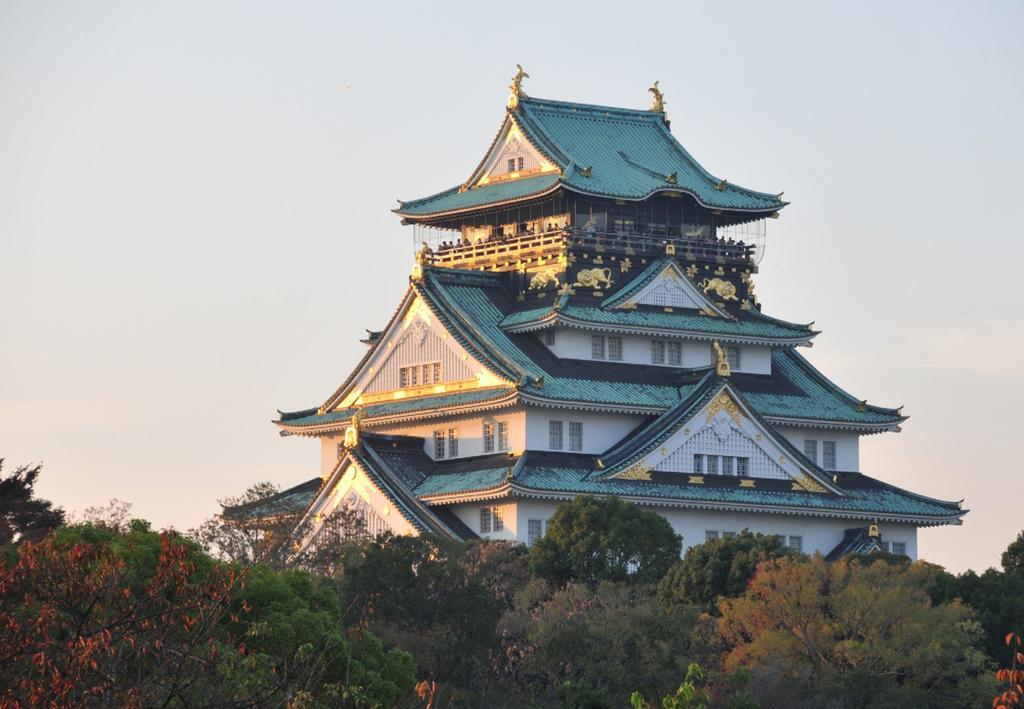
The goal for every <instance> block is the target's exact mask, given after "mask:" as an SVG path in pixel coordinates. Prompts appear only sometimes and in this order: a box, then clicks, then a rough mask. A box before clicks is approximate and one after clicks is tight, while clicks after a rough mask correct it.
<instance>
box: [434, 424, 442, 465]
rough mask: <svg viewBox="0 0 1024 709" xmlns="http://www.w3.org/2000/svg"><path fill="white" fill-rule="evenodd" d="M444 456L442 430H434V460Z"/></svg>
mask: <svg viewBox="0 0 1024 709" xmlns="http://www.w3.org/2000/svg"><path fill="white" fill-rule="evenodd" d="M441 458H444V431H434V460H440V459H441Z"/></svg>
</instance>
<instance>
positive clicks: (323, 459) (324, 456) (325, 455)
mask: <svg viewBox="0 0 1024 709" xmlns="http://www.w3.org/2000/svg"><path fill="white" fill-rule="evenodd" d="M344 439H345V437H344V436H343V435H342V434H340V433H338V434H335V435H329V436H321V437H320V477H323V476H325V475H327V474H328V473H330V472H331V471H332V470H334V466H336V465H337V464H338V444H339V443H341V442H342V441H343V440H344Z"/></svg>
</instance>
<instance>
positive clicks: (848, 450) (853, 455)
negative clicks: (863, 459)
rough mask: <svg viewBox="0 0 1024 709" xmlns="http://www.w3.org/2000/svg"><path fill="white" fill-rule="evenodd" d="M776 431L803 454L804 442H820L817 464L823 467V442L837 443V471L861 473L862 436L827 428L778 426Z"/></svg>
mask: <svg viewBox="0 0 1024 709" xmlns="http://www.w3.org/2000/svg"><path fill="white" fill-rule="evenodd" d="M776 430H777V431H778V432H779V433H781V434H782V435H783V436H785V437H786V438H787V439H788V440H789V442H790V443H792V444H793V445H794V446H796V448H797V450H799V451H800V452H801V453H802V452H803V450H804V440H805V439H808V438H809V439H812V440H815V441H817V442H818V460H816V461H815V462H816V463H817V464H818V465H821V462H822V458H821V456H822V448H823V446H822V445H821V443H822V441H835V442H836V470H844V471H850V472H860V436H859V435H858V434H856V433H850V432H849V431H832V430H829V429H825V428H795V427H790V426H778V427H776Z"/></svg>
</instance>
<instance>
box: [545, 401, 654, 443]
mask: <svg viewBox="0 0 1024 709" xmlns="http://www.w3.org/2000/svg"><path fill="white" fill-rule="evenodd" d="M550 421H563V422H564V424H565V425H564V426H563V430H562V438H563V440H562V442H563V447H562V450H564V451H567V452H582V453H591V454H593V455H600V454H601V453H604V452H605V451H606V450H608V449H609V448H611V447H612V446H613V445H615V444H616V443H618V442H619V441H620V440H622V439H623V438H624V437H625V436H626V435H627V434H629V433H630V432H631V431H632V430H633V429H635V428H636V427H637V426H639V425H640V424H641V423H642V422H643V421H644V417H643V416H636V415H630V414H605V413H589V412H583V411H571V410H568V409H548V408H539V407H536V408H534V407H531V408H529V409H528V410H527V415H526V448H527V449H528V450H539V451H547V450H551V447H550V445H549V444H550V442H551V441H550V437H549V436H548V432H549V426H548V424H549V422H550ZM570 421H579V422H580V423H582V424H583V450H582V451H569V422H570Z"/></svg>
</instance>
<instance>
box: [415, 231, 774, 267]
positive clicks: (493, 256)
mask: <svg viewBox="0 0 1024 709" xmlns="http://www.w3.org/2000/svg"><path fill="white" fill-rule="evenodd" d="M567 245H568V246H570V247H577V248H582V249H586V250H589V251H597V252H608V253H613V254H621V255H625V256H633V255H644V256H650V255H660V254H665V253H668V252H671V251H673V250H674V252H675V254H676V256H677V257H678V258H680V259H688V260H700V261H715V262H717V263H723V264H724V263H740V264H744V265H747V264H751V263H752V262H753V260H754V256H755V251H756V248H757V247H756V245H755V244H746V243H744V242H742V241H738V242H737V241H733V240H731V239H706V238H705V239H701V238H693V237H685V236H665V235H660V234H643V233H618V232H607V231H596V230H584V229H576V228H565V229H554V230H551V231H544V232H540V233H537V234H531V233H523V234H519V235H517V236H506V237H491V238H490V239H487V240H486V241H480V242H477V243H475V244H462V243H448V242H438V243H435V244H432V245H431V246H432V248H433V249H434V251H433V253H432V254H431V255H430V262H431V263H432V264H434V265H435V266H457V265H470V264H472V265H473V266H490V265H494V264H497V263H499V262H502V261H510V260H517V259H519V258H521V257H524V256H527V255H529V256H536V255H537V254H538V253H540V254H546V253H548V252H550V253H552V254H555V253H557V252H559V251H561V250H562V249H563V248H564V247H565V246H567ZM670 247H671V248H670Z"/></svg>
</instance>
